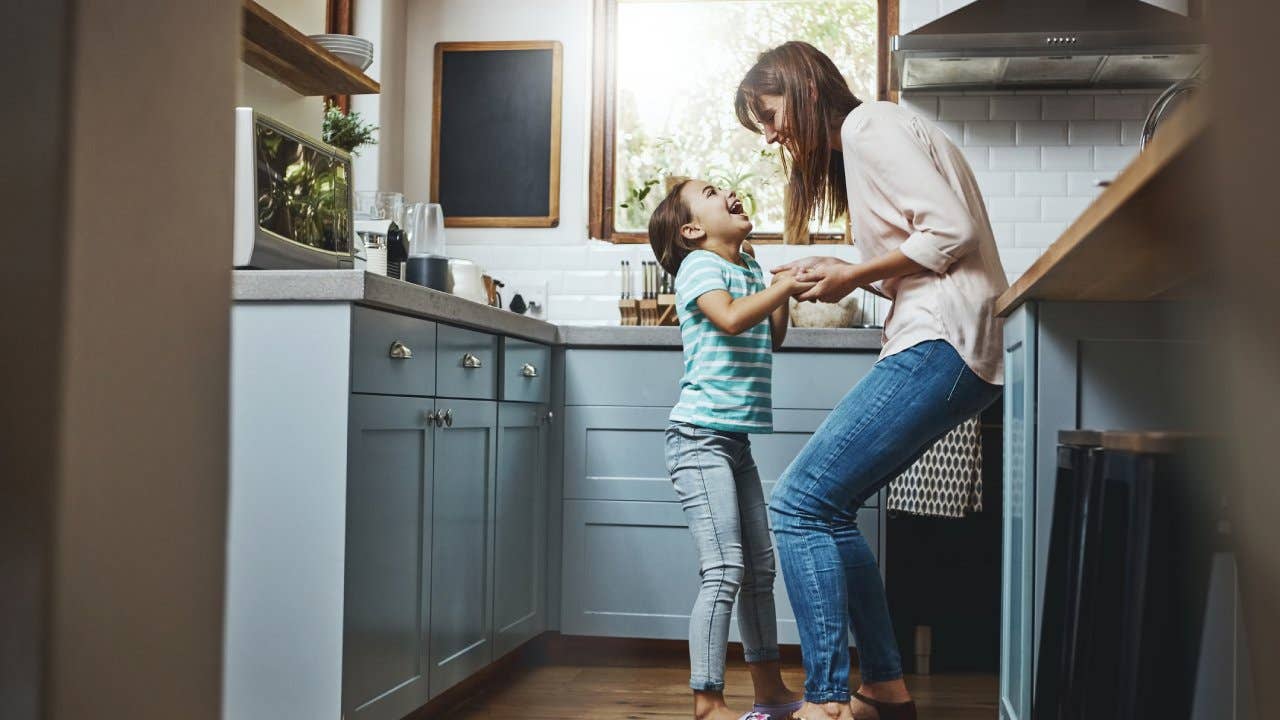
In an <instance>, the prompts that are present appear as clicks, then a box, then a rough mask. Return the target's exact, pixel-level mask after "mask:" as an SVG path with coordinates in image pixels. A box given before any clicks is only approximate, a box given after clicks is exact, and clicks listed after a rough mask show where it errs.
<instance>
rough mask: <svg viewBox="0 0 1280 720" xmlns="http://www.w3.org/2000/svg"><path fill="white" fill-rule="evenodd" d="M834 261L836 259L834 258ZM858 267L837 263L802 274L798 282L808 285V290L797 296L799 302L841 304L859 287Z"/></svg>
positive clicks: (805, 271) (841, 262)
mask: <svg viewBox="0 0 1280 720" xmlns="http://www.w3.org/2000/svg"><path fill="white" fill-rule="evenodd" d="M832 259H834V258H832ZM857 267H858V266H857V265H854V264H852V263H846V262H843V261H836V263H829V264H825V265H822V266H819V267H815V268H811V269H806V270H804V271H803V272H801V273H800V274H799V275H798V276H797V279H796V281H797V282H798V283H803V284H808V285H809V286H810V287H809V289H808V290H805V291H804V292H802V293H800V294H799V295H797V296H796V299H797V300H802V301H803V300H811V301H815V302H816V301H821V302H829V303H833V302H839V301H840V300H842V299H843V298H844V297H845V296H846V295H848V294H849V293H851V292H853V290H854V288H856V287H857V286H858V280H857Z"/></svg>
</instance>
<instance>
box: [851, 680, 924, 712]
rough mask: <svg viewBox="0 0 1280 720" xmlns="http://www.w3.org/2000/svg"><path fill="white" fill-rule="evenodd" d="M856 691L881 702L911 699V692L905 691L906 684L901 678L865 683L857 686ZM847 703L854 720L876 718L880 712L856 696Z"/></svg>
mask: <svg viewBox="0 0 1280 720" xmlns="http://www.w3.org/2000/svg"><path fill="white" fill-rule="evenodd" d="M858 693H859V694H861V695H864V696H866V697H869V698H871V699H872V700H878V701H879V702H883V703H892V704H897V703H905V702H909V701H910V700H911V693H909V692H907V684H906V683H905V682H903V681H902V680H901V679H898V680H889V681H887V682H878V683H866V684H864V685H863V686H862V687H860V688H858ZM849 705H850V708H851V709H852V711H853V717H854V719H855V720H878V718H879V717H880V713H879V712H878V711H877V710H876V709H875V708H873V707H871V706H870V705H868V704H867V703H864V702H862V701H861V700H859V699H858V698H856V697H855V698H853V699H852V700H851V701H850V703H849Z"/></svg>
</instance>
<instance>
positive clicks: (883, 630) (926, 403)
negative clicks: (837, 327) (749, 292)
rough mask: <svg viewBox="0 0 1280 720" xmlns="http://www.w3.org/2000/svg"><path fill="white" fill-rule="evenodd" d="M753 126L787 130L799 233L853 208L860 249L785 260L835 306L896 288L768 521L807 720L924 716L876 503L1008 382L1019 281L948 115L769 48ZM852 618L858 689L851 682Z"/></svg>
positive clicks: (758, 75) (771, 135)
mask: <svg viewBox="0 0 1280 720" xmlns="http://www.w3.org/2000/svg"><path fill="white" fill-rule="evenodd" d="M735 105H736V108H737V114H738V118H739V120H741V122H742V124H743V125H744V126H746V127H747V128H748V129H750V130H752V131H753V132H757V133H762V134H763V135H764V137H765V140H766V141H767V142H769V143H779V144H780V145H781V146H782V147H783V148H784V150H785V152H783V153H782V156H783V163H784V169H787V170H788V172H789V175H790V179H789V181H788V183H789V184H788V193H787V197H788V208H787V211H788V212H787V223H788V230H789V232H790V233H791V234H792V235H793V236H794V234H796V233H797V232H803V229H804V227H805V226H807V224H808V221H809V219H810V218H812V217H815V216H816V217H825V218H828V219H831V220H834V219H837V218H839V217H840V216H842V215H844V214H845V213H846V212H847V213H848V216H849V218H850V220H851V223H852V227H853V237H854V238H855V239H856V242H857V244H858V246H859V247H860V249H861V251H862V262H860V263H848V262H844V261H842V260H838V259H836V258H829V257H810V258H805V259H803V260H798V261H795V262H792V263H788V264H786V265H783V266H782V267H779V268H775V269H774V272H778V271H780V270H794V271H795V272H796V273H797V278H798V279H800V280H802V281H806V282H816V283H817V284H816V285H815V286H814V287H813V288H812V289H811V290H809V291H808V292H807V293H805V294H803V295H801V296H800V299H802V300H822V301H826V302H833V301H836V300H839V299H840V298H842V297H844V296H845V295H847V294H848V293H850V292H851V291H852V290H853V289H854V288H857V287H860V286H861V287H867V288H869V289H871V290H872V291H874V292H878V293H880V294H882V295H884V296H885V297H887V298H889V299H890V300H892V301H893V310H892V311H891V312H890V313H889V316H888V318H887V319H886V320H885V329H884V350H883V351H882V352H881V354H880V360H879V361H878V362H877V363H876V365H875V366H874V368H873V369H872V370H871V372H870V373H869V374H868V375H867V376H866V378H864V379H863V380H862V382H860V383H858V385H857V386H856V387H854V388H853V389H852V390H850V391H849V394H848V395H846V396H845V397H844V399H843V400H841V401H840V404H839V405H838V406H837V407H836V409H835V410H833V411H832V412H831V415H830V416H828V417H827V419H826V420H825V421H824V422H823V423H822V426H821V427H819V428H818V431H817V432H816V433H815V434H814V436H813V437H812V438H811V439H810V440H809V443H808V444H807V445H806V446H805V448H804V449H803V450H802V451H801V452H800V454H799V455H798V456H797V457H796V459H795V461H794V462H792V464H791V466H790V467H789V468H787V470H786V472H785V473H783V476H782V477H781V478H780V479H779V482H778V484H777V486H776V487H775V488H774V492H773V498H772V501H771V507H770V520H771V521H772V523H773V529H774V533H775V535H776V537H777V543H778V554H779V559H780V561H781V564H782V571H783V577H784V579H785V581H786V585H787V594H788V596H789V597H790V599H791V604H792V606H793V608H794V609H795V614H796V621H797V623H798V625H799V631H800V642H801V648H802V650H803V652H804V666H805V671H806V673H807V678H806V680H805V704H804V705H803V706H802V707H801V708H800V710H799V711H797V712H796V714H795V716H794V717H797V718H803V720H822V719H826V718H832V719H835V718H840V719H844V720H848V719H849V718H857V719H858V720H862V719H864V718H866V719H873V718H881V719H883V720H897V719H899V718H914V717H915V705H914V703H913V702H912V701H911V696H910V694H909V693H908V692H907V688H906V685H905V684H904V683H903V680H902V664H901V659H900V655H899V652H898V648H897V644H896V642H895V640H894V633H893V625H892V623H891V622H890V620H889V610H888V606H887V603H886V601H885V594H884V586H883V584H882V583H881V581H880V574H879V571H878V569H877V567H876V561H875V557H874V556H873V555H872V553H871V548H870V547H869V546H868V545H867V542H866V540H865V539H864V538H863V537H862V535H861V534H860V533H859V531H858V525H857V510H858V507H859V506H860V505H862V503H863V501H865V500H866V499H867V498H869V497H870V496H871V495H873V494H875V493H876V492H877V491H878V490H879V489H880V488H882V487H884V485H885V484H886V483H888V482H889V481H890V480H891V479H893V478H894V477H896V476H897V475H899V474H900V473H901V472H902V471H904V470H905V469H907V468H908V467H909V466H910V465H911V463H912V462H914V461H915V460H916V459H917V458H918V457H919V456H920V455H921V454H922V453H923V452H924V451H925V450H926V449H927V448H928V447H929V446H930V445H931V444H932V443H933V442H934V441H935V440H937V439H938V438H940V437H941V436H943V435H945V434H946V433H947V432H948V431H949V430H951V429H952V428H954V427H955V426H956V425H958V424H960V423H961V422H962V421H964V420H966V419H968V418H970V417H972V416H973V415H975V414H977V413H979V412H981V411H982V410H983V409H984V408H986V407H987V406H988V405H990V404H991V403H992V402H993V401H994V400H995V399H996V397H997V396H998V395H999V393H1000V385H1001V384H1002V383H1003V376H1002V369H1001V360H1002V353H1001V327H1000V321H999V320H998V319H997V318H996V317H995V316H994V315H993V313H992V307H993V305H994V303H995V299H996V298H997V297H998V296H999V295H1000V293H1001V292H1003V291H1004V290H1005V289H1006V288H1007V287H1008V284H1007V282H1006V281H1005V276H1004V270H1003V269H1002V267H1001V265H1000V258H999V255H998V254H997V251H996V245H995V241H994V240H993V238H992V234H991V226H990V224H989V222H988V220H987V214H986V209H985V208H984V206H983V202H982V196H981V195H980V194H979V191H978V184H977V182H976V181H975V180H974V177H973V172H972V171H971V170H970V169H969V165H968V163H967V162H966V161H965V158H964V156H963V155H962V154H961V153H960V151H959V150H958V149H957V148H956V147H955V146H954V145H952V144H951V142H950V141H949V140H948V139H947V137H946V136H945V135H944V134H943V133H942V132H941V131H940V130H938V129H937V128H936V127H934V126H933V125H931V124H930V123H928V122H926V121H925V120H923V119H922V118H920V117H918V116H916V115H913V114H912V113H911V112H909V111H907V110H906V109H904V108H901V107H899V106H898V105H896V104H893V103H887V102H870V103H863V102H861V101H859V100H858V98H856V97H854V95H853V93H852V92H851V91H850V90H849V87H848V85H847V83H846V82H845V80H844V78H843V77H842V76H841V75H840V73H839V71H837V70H836V67H835V64H834V63H832V62H831V59H830V58H828V57H827V56H826V55H824V54H823V53H821V52H820V51H818V50H817V49H816V48H814V47H813V46H811V45H808V44H805V43H800V42H789V43H786V44H784V45H781V46H779V47H776V48H774V49H772V50H769V51H767V52H765V53H762V54H761V55H760V57H759V59H758V61H757V62H756V64H755V65H754V66H753V67H752V68H751V70H749V71H748V72H747V74H746V77H745V78H744V79H743V80H742V83H741V84H740V85H739V87H738V93H737V98H736V101H735ZM850 627H852V630H853V635H854V640H855V642H856V643H857V647H858V657H859V661H860V671H861V679H862V684H861V687H860V689H859V691H858V692H856V693H854V694H853V696H852V697H851V696H850V693H849V648H848V642H846V635H845V633H846V632H847V631H848V629H849V628H850Z"/></svg>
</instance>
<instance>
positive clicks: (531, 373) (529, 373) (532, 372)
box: [520, 363, 538, 378]
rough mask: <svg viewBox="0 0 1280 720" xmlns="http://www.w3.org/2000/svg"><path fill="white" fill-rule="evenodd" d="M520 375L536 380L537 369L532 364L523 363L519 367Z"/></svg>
mask: <svg viewBox="0 0 1280 720" xmlns="http://www.w3.org/2000/svg"><path fill="white" fill-rule="evenodd" d="M520 374H521V375H523V376H525V377H527V378H536V377H538V368H536V367H534V366H533V363H525V364H524V365H521V366H520Z"/></svg>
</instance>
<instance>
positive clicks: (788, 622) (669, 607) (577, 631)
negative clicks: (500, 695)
mask: <svg viewBox="0 0 1280 720" xmlns="http://www.w3.org/2000/svg"><path fill="white" fill-rule="evenodd" d="M858 525H859V528H860V529H861V530H862V532H863V534H864V535H865V536H866V538H867V542H868V543H870V544H871V547H872V548H873V550H876V552H877V555H878V554H879V546H880V545H879V538H880V532H879V530H880V521H879V513H878V511H877V510H876V509H875V508H863V509H862V510H860V511H859V512H858ZM698 584H699V576H698V556H697V552H696V551H695V549H694V544H693V537H692V535H690V533H689V528H688V525H687V524H686V522H685V517H684V511H683V510H682V509H681V507H680V504H679V503H676V502H635V501H629V502H619V501H608V500H566V501H565V503H564V591H563V593H562V597H563V600H562V603H563V607H562V610H561V626H562V632H564V633H565V634H569V635H588V636H603V637H627V638H656V639H667V640H683V639H686V638H687V637H688V635H689V613H690V610H691V609H692V607H693V602H694V599H695V598H696V597H697V595H698ZM773 596H774V602H775V605H776V608H777V618H778V641H779V642H782V643H792V644H794V643H799V642H800V637H799V633H798V631H797V630H796V623H795V614H794V612H793V611H792V609H791V603H790V602H789V600H788V598H787V592H786V587H785V585H784V583H783V578H782V573H781V569H779V572H778V574H777V577H776V578H775V582H774V590H773ZM735 612H737V610H736V609H735ZM730 639H731V640H733V641H739V640H740V639H741V638H740V637H739V635H738V628H737V621H736V620H735V621H734V624H733V625H732V627H731V629H730ZM851 644H852V640H851Z"/></svg>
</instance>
